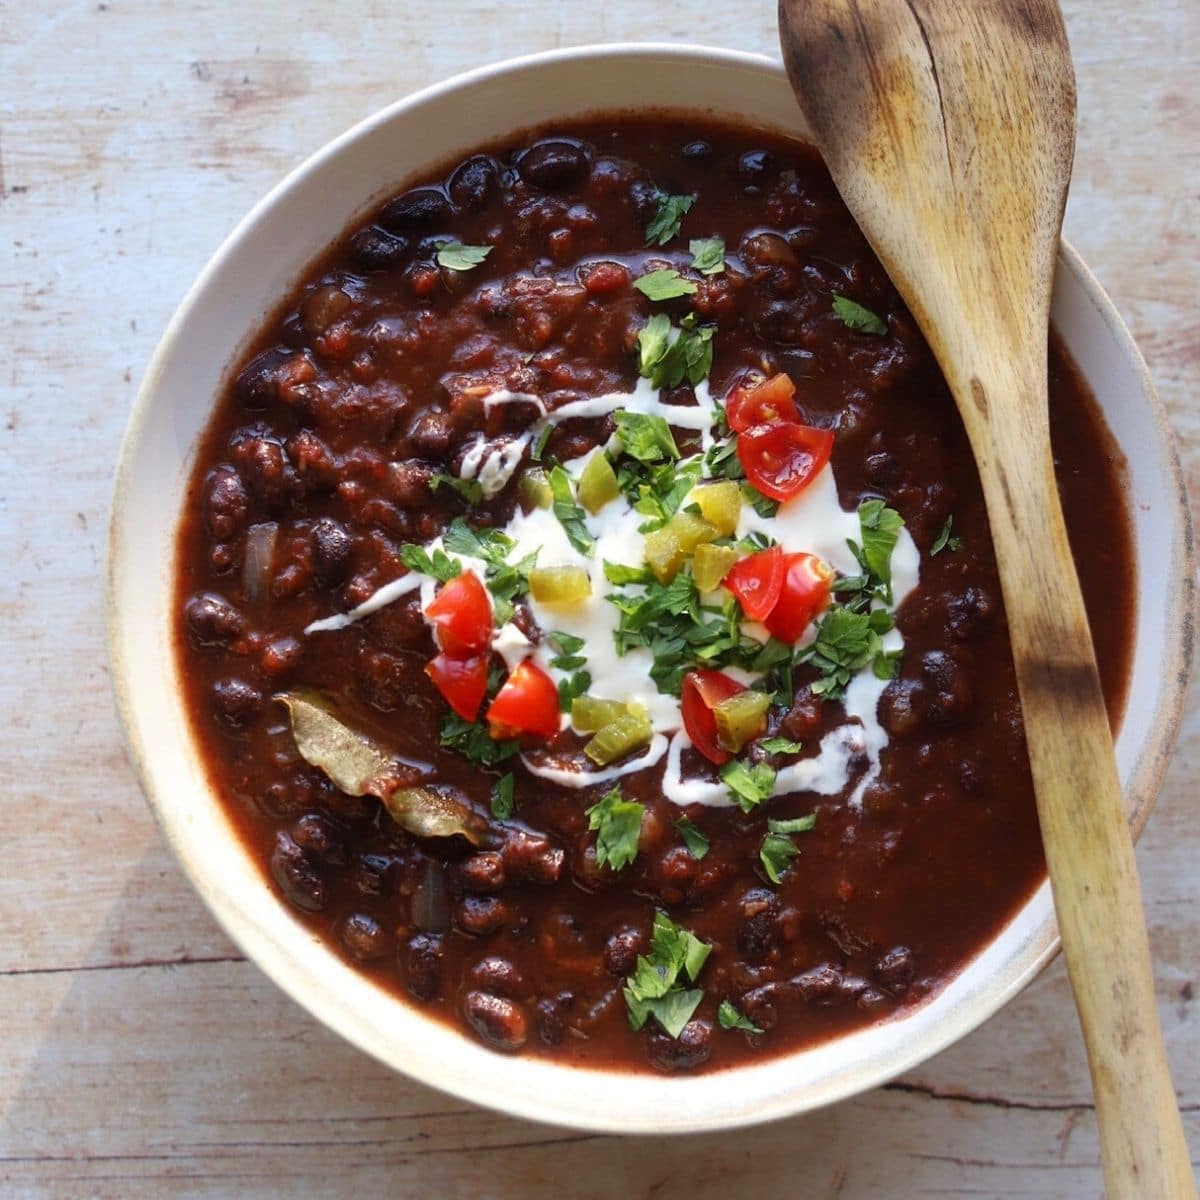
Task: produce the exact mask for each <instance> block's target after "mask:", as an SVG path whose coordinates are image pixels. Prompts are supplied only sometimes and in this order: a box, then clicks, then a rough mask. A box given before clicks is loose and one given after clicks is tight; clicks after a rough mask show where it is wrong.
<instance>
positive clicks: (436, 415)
mask: <svg viewBox="0 0 1200 1200" xmlns="http://www.w3.org/2000/svg"><path fill="white" fill-rule="evenodd" d="M453 432H454V427H453V425H452V424H451V422H450V415H449V413H444V412H441V411H440V410H439V409H436V408H434V409H430V410H429V411H428V412H425V413H422V414H421V415H420V416H419V417H418V418H417V420H416V422H415V423H414V424H413V427H412V429H411V430H409V434H408V436H409V438H410V439H411V440H412V443H413V445H414V446H416V448H417V449H418V450H419V451H420V452H421V453H422V454H424V455H425V456H426V457H427V458H441V457H443V456H444V455H445V453H446V451H447V450H449V449H450V439H451V437H452V436H453Z"/></svg>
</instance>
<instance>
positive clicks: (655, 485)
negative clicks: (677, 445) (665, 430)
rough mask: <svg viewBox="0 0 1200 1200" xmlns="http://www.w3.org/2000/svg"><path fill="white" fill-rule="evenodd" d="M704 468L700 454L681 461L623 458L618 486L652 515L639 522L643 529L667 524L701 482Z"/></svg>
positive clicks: (636, 506) (637, 506)
mask: <svg viewBox="0 0 1200 1200" xmlns="http://www.w3.org/2000/svg"><path fill="white" fill-rule="evenodd" d="M673 444H674V442H672V445H673ZM701 469H702V468H701V463H700V458H699V456H696V457H694V458H689V459H687V460H685V461H684V462H681V463H676V462H665V463H657V464H650V463H643V462H638V461H636V460H633V461H630V460H628V459H623V460H622V461H621V464H620V468H619V469H618V471H617V486H618V487H619V488H620V489H621V493H622V495H624V497H625V499H626V500H628V501H629V503H630V506H631V507H632V508H633V510H634V511H635V512H639V513H641V514H642V515H643V516H646V517H649V518H650V520H648V521H647V522H646V523H645V524H644V525H639V526H638V529H639V530H640V531H641V532H642V533H649V532H650V531H651V530H652V529H657V528H659V527H660V526H661V525H665V524H666V523H667V521H668V520H669V519H670V518H671V517H673V516H674V515H675V514H676V513H677V512H678V511H679V506H680V505H681V504H682V503H683V501H684V500H685V498H686V497H687V494H688V492H690V491H691V490H692V488H693V487H695V486H696V484H697V483H698V482H699V480H700V471H701Z"/></svg>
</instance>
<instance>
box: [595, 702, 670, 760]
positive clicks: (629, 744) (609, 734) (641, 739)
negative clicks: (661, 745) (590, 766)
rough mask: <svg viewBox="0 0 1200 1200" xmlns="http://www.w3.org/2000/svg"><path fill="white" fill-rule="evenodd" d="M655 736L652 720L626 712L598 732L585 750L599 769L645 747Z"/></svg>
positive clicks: (642, 715)
mask: <svg viewBox="0 0 1200 1200" xmlns="http://www.w3.org/2000/svg"><path fill="white" fill-rule="evenodd" d="M653 736H654V727H653V726H652V725H651V724H650V718H649V717H647V716H645V715H644V714H639V713H632V712H626V713H625V714H624V715H623V716H620V717H618V718H617V719H616V720H615V721H610V722H609V723H608V724H607V725H605V726H604V727H603V728H602V729H599V730H597V731H596V735H595V737H593V738H592V740H591V741H590V742H588V744H587V745H586V746H584V748H583V752H584V754H586V755H587V756H588V758H590V759H591V760H592V762H594V763H595V764H596V765H597V766H598V767H606V766H608V764H609V763H613V762H616V761H617V759H618V758H622V757H624V756H625V755H626V754H628V753H629V752H630V751H631V750H634V749H636V748H637V747H638V746H644V745H645V744H646V743H647V742H648V741H649V740H650V739H651V738H652V737H653Z"/></svg>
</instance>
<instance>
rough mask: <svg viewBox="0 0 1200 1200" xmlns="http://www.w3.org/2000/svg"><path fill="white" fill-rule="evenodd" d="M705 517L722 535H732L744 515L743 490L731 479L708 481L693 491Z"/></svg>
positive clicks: (693, 496)
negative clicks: (715, 481) (718, 481)
mask: <svg viewBox="0 0 1200 1200" xmlns="http://www.w3.org/2000/svg"><path fill="white" fill-rule="evenodd" d="M692 499H693V500H694V501H695V502H696V504H697V506H698V507H699V509H700V512H701V514H702V515H703V516H704V519H705V520H706V521H708V522H709V523H710V524H711V525H712V526H713V528H714V529H716V531H717V533H718V534H720V536H721V537H731V536H732V535H733V534H734V532H735V531H736V530H737V526H738V520H739V518H740V517H741V515H742V490H741V488H739V487H738V485H737V484H736V483H734V482H733V481H732V480H730V479H724V480H722V481H721V482H720V483H706V484H704V486H703V487H698V488H697V489H696V490H695V491H694V492H693V493H692Z"/></svg>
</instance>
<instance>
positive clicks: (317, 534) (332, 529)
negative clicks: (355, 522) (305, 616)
mask: <svg viewBox="0 0 1200 1200" xmlns="http://www.w3.org/2000/svg"><path fill="white" fill-rule="evenodd" d="M309 545H310V547H311V549H312V562H313V574H314V575H315V576H316V580H317V583H318V584H320V586H321V587H324V588H332V587H337V586H338V585H339V584H341V583H343V582H345V579H346V576H347V575H348V574H349V573H350V562H351V559H352V558H353V557H354V539H353V538H352V537H351V536H350V533H349V531H348V530H347V529H346V527H345V526H344V525H343V524H342V523H341V522H340V521H335V520H334V519H333V518H332V517H321V518H320V520H318V521H314V522H313V526H312V529H311V530H309Z"/></svg>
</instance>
